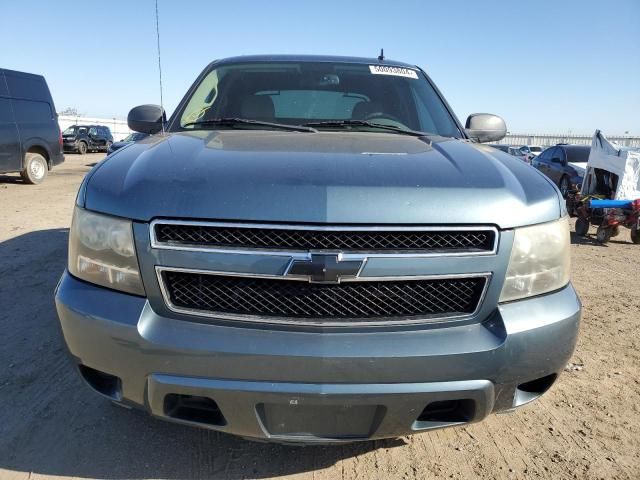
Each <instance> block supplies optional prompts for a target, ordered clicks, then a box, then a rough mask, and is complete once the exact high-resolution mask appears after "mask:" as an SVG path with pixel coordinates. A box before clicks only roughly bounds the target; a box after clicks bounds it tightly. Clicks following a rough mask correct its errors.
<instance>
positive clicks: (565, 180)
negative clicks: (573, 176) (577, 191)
mask: <svg viewBox="0 0 640 480" xmlns="http://www.w3.org/2000/svg"><path fill="white" fill-rule="evenodd" d="M558 187H559V188H560V193H562V196H563V197H566V196H567V194H568V193H569V190H570V189H571V184H570V183H569V177H567V176H564V177H562V178H561V179H560V185H558Z"/></svg>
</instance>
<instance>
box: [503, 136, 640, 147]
mask: <svg viewBox="0 0 640 480" xmlns="http://www.w3.org/2000/svg"><path fill="white" fill-rule="evenodd" d="M605 135H606V133H605ZM606 137H607V138H608V139H609V140H610V141H612V142H615V143H617V144H618V145H620V146H623V147H640V137H635V136H632V135H614V136H609V135H606ZM591 138H592V135H574V134H570V133H568V134H557V135H556V134H549V133H508V134H507V136H506V137H505V138H503V139H502V140H501V141H500V142H498V143H501V144H506V145H540V146H542V147H548V146H549V145H556V144H558V143H574V144H579V145H591Z"/></svg>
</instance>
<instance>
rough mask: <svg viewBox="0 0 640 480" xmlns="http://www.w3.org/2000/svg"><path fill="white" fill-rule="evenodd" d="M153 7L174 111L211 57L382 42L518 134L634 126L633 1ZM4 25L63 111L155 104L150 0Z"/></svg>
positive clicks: (18, 14) (639, 86)
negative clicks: (42, 76)
mask: <svg viewBox="0 0 640 480" xmlns="http://www.w3.org/2000/svg"><path fill="white" fill-rule="evenodd" d="M94 5H95V8H94V7H93V6H94ZM158 5H159V25H160V46H161V53H162V73H163V86H164V88H163V91H164V105H165V108H166V109H167V112H168V113H169V114H170V113H171V112H172V111H173V110H174V109H175V107H176V105H177V104H178V102H179V101H180V99H181V98H182V96H183V95H184V93H185V92H186V90H187V89H188V88H189V86H190V85H191V84H192V82H193V81H194V80H195V78H196V76H197V75H198V74H199V73H200V72H201V71H202V69H203V68H204V67H205V66H206V65H207V64H208V63H209V62H211V61H212V60H214V59H217V58H224V57H229V56H236V55H247V54H262V53H292V54H303V53H305V54H329V55H348V56H365V57H376V56H377V55H378V53H379V51H380V48H381V47H384V51H385V55H386V56H387V58H390V59H394V60H401V61H405V62H407V63H412V64H415V65H419V66H420V67H422V68H423V69H424V70H425V71H426V72H427V73H428V74H429V76H430V77H431V78H432V79H433V81H434V82H435V83H436V84H437V85H438V87H439V88H440V90H441V91H442V92H443V94H444V96H445V98H446V99H447V100H448V101H449V103H450V104H451V106H452V108H453V110H454V111H455V112H456V114H457V116H458V118H460V119H461V121H463V122H464V119H465V118H466V117H467V115H469V114H470V113H474V112H488V113H495V114H498V115H501V116H502V117H503V118H504V119H505V120H506V122H507V127H508V130H509V131H510V132H512V133H569V132H570V133H584V134H590V133H592V132H593V131H594V130H595V129H596V128H598V129H601V130H602V131H603V132H604V133H605V134H607V135H620V134H625V132H628V133H629V134H631V135H640V0H610V1H608V2H603V1H601V0H598V1H595V0H582V1H579V0H552V1H551V0H540V1H534V0H532V1H513V0H512V1H507V0H482V1H476V0H458V1H455V2H454V1H446V2H443V1H429V0H422V1H420V0H415V1H414V0H393V1H389V0H387V1H379V0H368V1H361V0H340V1H334V0H324V1H313V2H311V1H303V0H294V1H290V0H282V1H280V0H271V1H268V2H267V1H258V0H255V1H248V0H233V1H219V0H218V1H195V0H194V1H188V0H184V1H171V0H159V1H158ZM0 25H1V28H0V67H4V68H10V69H15V70H22V71H27V72H33V73H40V74H43V75H44V76H45V77H46V79H47V82H48V84H49V88H50V89H51V91H52V94H53V98H54V101H55V103H56V108H57V110H58V111H61V110H63V109H65V108H68V107H72V108H76V109H77V110H78V112H79V113H80V114H83V115H87V116H96V117H106V118H114V117H115V118H120V119H124V118H126V115H127V113H128V111H129V109H130V108H132V107H134V106H136V105H140V104H143V103H159V98H160V95H159V85H158V84H159V82H158V58H157V44H156V30H155V28H156V23H155V2H154V0H136V1H124V0H123V1H119V0H113V1H110V0H103V1H101V2H97V3H94V2H76V1H74V2H72V1H66V0H58V1H55V2H53V1H49V0H42V1H36V0H20V1H12V0H0Z"/></svg>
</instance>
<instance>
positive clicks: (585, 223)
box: [576, 217, 589, 237]
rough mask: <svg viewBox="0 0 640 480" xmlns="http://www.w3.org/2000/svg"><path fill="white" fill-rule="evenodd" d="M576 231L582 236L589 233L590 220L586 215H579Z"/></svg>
mask: <svg viewBox="0 0 640 480" xmlns="http://www.w3.org/2000/svg"><path fill="white" fill-rule="evenodd" d="M576 233H577V234H578V235H580V236H581V237H584V236H585V235H586V234H587V233H589V220H587V219H586V218H584V217H579V218H578V219H577V220H576Z"/></svg>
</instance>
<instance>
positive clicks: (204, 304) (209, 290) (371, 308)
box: [160, 270, 487, 324]
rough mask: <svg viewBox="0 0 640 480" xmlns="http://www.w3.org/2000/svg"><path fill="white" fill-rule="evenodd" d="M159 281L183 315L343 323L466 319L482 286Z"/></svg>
mask: <svg viewBox="0 0 640 480" xmlns="http://www.w3.org/2000/svg"><path fill="white" fill-rule="evenodd" d="M160 280H161V282H162V283H163V286H164V291H165V293H166V295H167V300H168V303H169V306H170V308H172V309H174V310H177V311H182V312H184V313H194V312H201V313H206V314H208V315H211V316H216V315H217V314H218V315H221V316H229V315H231V316H241V317H246V316H249V317H259V318H261V319H262V320H263V321H268V320H269V319H286V320H287V321H288V323H306V322H307V321H315V322H318V323H323V322H329V323H343V324H350V323H357V322H358V321H368V320H376V321H380V323H384V321H392V320H393V319H399V318H402V319H406V318H407V317H418V318H421V319H428V318H442V317H451V316H462V315H470V314H472V313H474V312H475V311H476V309H477V307H478V305H479V303H480V301H481V298H482V295H483V292H484V289H485V287H486V282H487V278H486V277H485V276H475V277H473V276H470V277H462V278H431V279H420V280H402V281H361V282H345V283H341V284H331V285H328V284H314V283H307V282H302V281H296V280H281V279H268V278H252V277H232V276H225V275H219V274H207V273H199V272H198V273H195V272H188V271H174V270H164V271H161V273H160Z"/></svg>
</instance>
